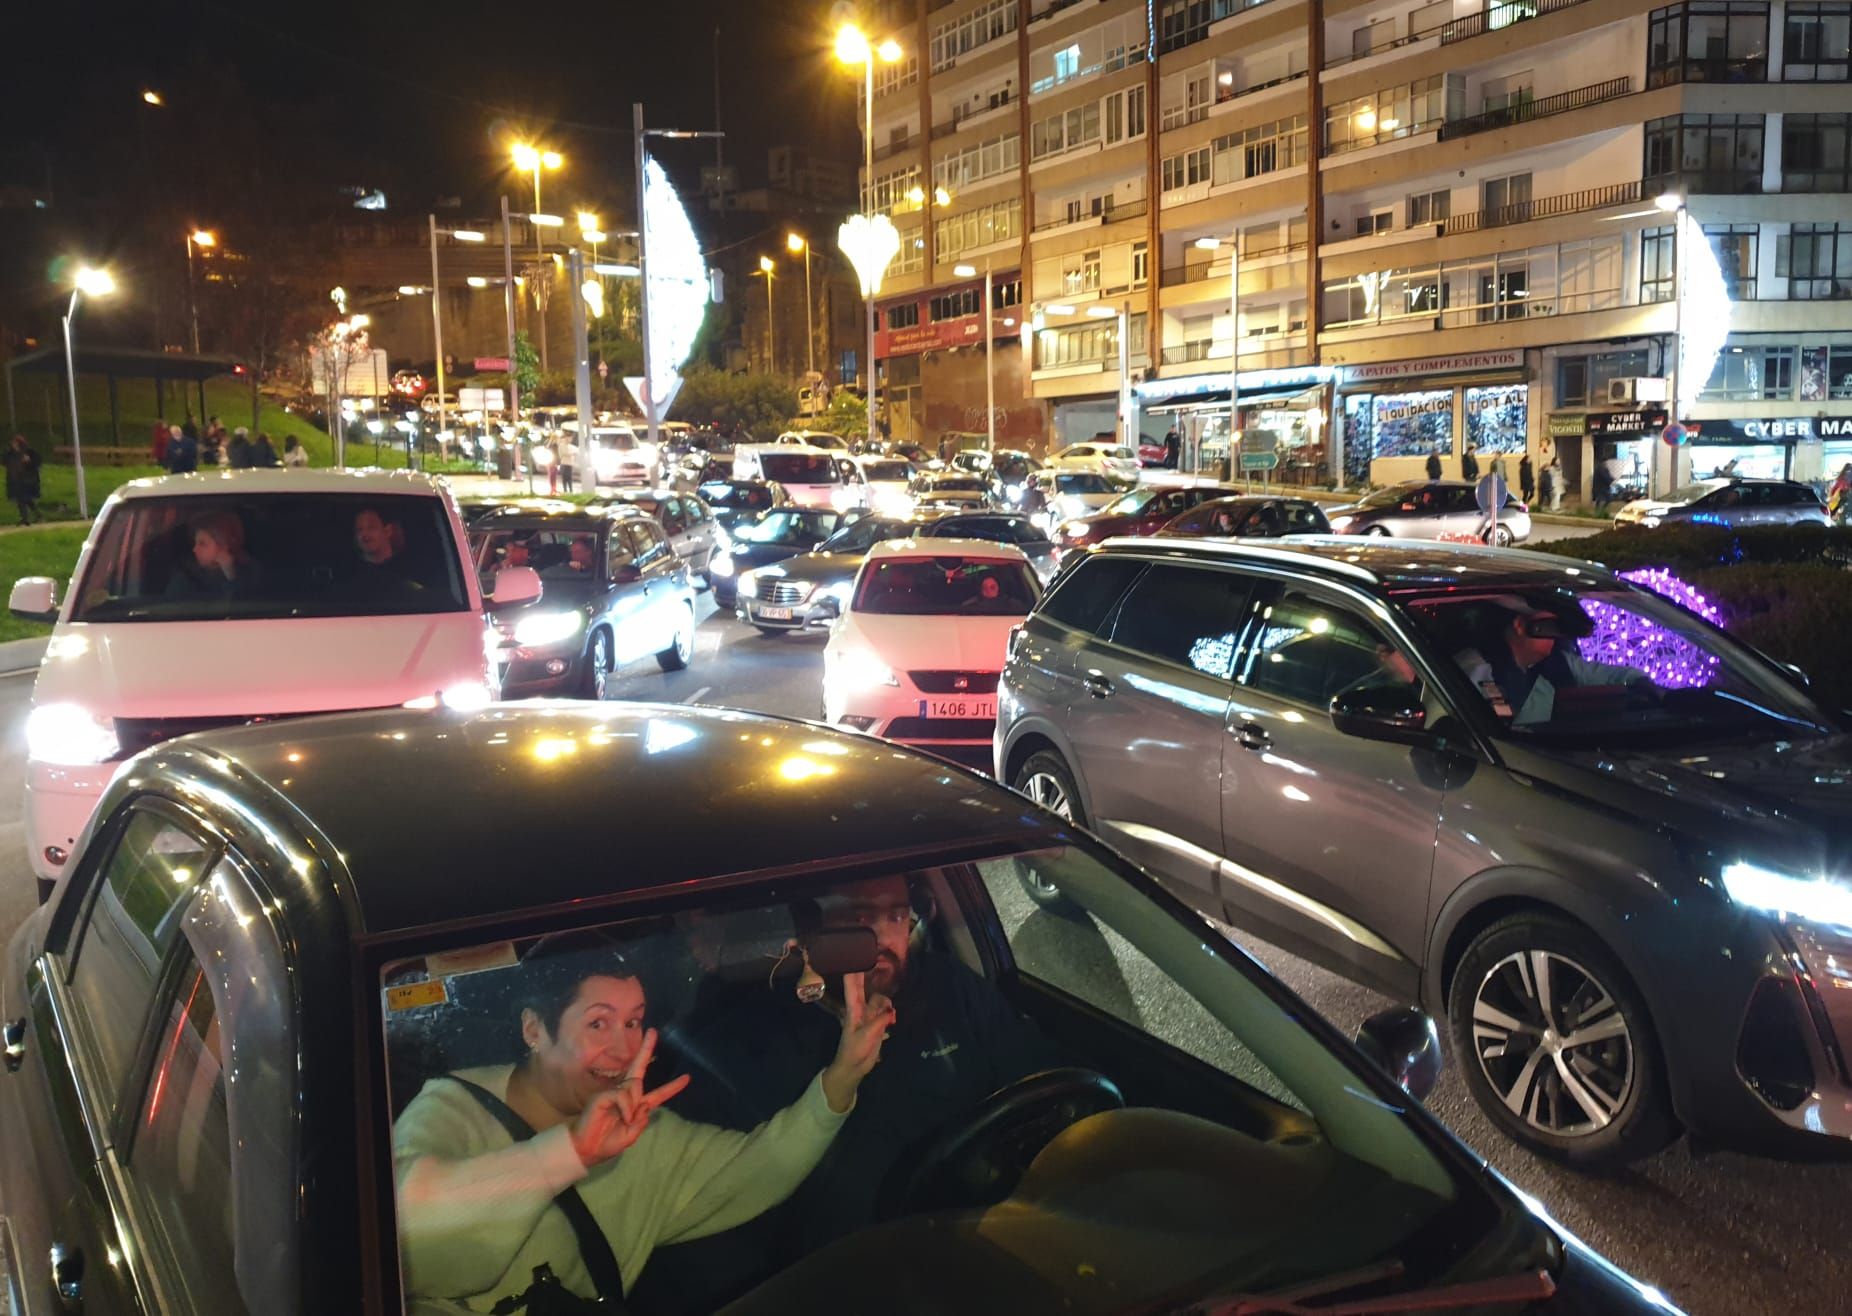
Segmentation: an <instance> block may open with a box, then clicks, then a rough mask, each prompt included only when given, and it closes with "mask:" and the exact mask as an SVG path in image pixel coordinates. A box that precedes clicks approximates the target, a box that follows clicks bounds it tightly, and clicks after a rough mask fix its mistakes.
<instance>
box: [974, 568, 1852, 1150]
mask: <svg viewBox="0 0 1852 1316" xmlns="http://www.w3.org/2000/svg"><path fill="white" fill-rule="evenodd" d="M999 708H1000V716H999V720H998V726H997V739H996V760H995V765H996V771H997V774H998V777H999V779H1000V780H1006V781H1009V782H1012V783H1013V784H1015V785H1016V786H1018V787H1019V788H1021V789H1023V790H1025V791H1026V792H1027V793H1028V794H1030V795H1031V797H1032V798H1037V799H1040V800H1042V801H1044V802H1045V803H1050V804H1055V805H1058V806H1059V807H1060V808H1064V809H1065V810H1066V811H1067V813H1068V814H1069V816H1071V817H1072V818H1073V819H1074V820H1075V821H1077V822H1083V823H1084V824H1085V825H1087V826H1090V827H1093V828H1094V829H1096V830H1097V831H1098V832H1099V833H1100V834H1101V835H1102V836H1104V837H1105V838H1106V839H1107V840H1109V841H1111V842H1114V843H1116V844H1118V845H1121V846H1122V847H1124V848H1125V849H1126V851H1127V852H1128V853H1129V854H1131V855H1132V857H1133V858H1134V859H1136V860H1138V861H1140V862H1142V863H1145V864H1147V865H1149V866H1150V867H1151V868H1152V869H1153V870H1154V871H1155V872H1157V873H1159V874H1160V875H1161V876H1163V877H1164V878H1165V880H1167V881H1168V882H1169V883H1170V884H1171V886H1172V887H1173V889H1174V890H1176V891H1178V892H1180V893H1182V894H1184V895H1185V897H1186V898H1187V899H1189V900H1190V901H1191V902H1192V903H1194V904H1195V905H1196V906H1197V907H1198V908H1200V909H1202V910H1204V911H1205V912H1208V913H1210V914H1211V915H1212V916H1213V917H1216V918H1225V919H1227V920H1228V921H1230V922H1232V923H1235V924H1237V925H1240V926H1243V927H1245V928H1247V929H1249V930H1250V931H1252V932H1254V933H1255V934H1256V935H1258V936H1260V937H1263V938H1265V939H1266V940H1267V941H1269V942H1271V943H1273V944H1276V945H1279V946H1282V947H1285V948H1286V949H1287V950H1290V951H1293V952H1294V953H1297V954H1301V955H1303V956H1305V957H1307V958H1309V959H1312V960H1314V961H1316V962H1318V963H1321V964H1324V965H1325V966H1327V967H1329V968H1331V969H1333V970H1335V971H1336V972H1339V973H1342V974H1345V975H1347V976H1349V977H1351V978H1353V979H1356V980H1357V981H1359V982H1363V983H1366V984H1368V985H1369V986H1371V987H1373V988H1374V989H1376V990H1378V991H1381V992H1384V993H1386V994H1388V995H1390V996H1393V997H1398V998H1401V999H1404V1000H1409V1001H1419V1002H1422V1003H1424V1004H1425V1005H1426V1006H1427V1007H1428V1008H1429V1009H1431V1010H1433V1011H1434V1012H1436V1013H1440V1014H1444V1015H1445V1016H1446V1018H1447V1019H1448V1020H1449V1021H1450V1027H1451V1032H1452V1037H1453V1044H1454V1053H1455V1054H1456V1055H1458V1056H1460V1057H1463V1062H1462V1064H1463V1069H1464V1071H1465V1078H1466V1086H1467V1088H1468V1090H1469V1091H1470V1092H1471V1093H1472V1095H1473V1097H1474V1098H1475V1100H1476V1101H1477V1103H1478V1105H1479V1106H1480V1107H1481V1108H1482V1109H1483V1110H1484V1111H1485V1112H1486V1114H1487V1115H1488V1116H1489V1117H1490V1119H1491V1121H1492V1123H1493V1124H1494V1125H1496V1126H1497V1127H1499V1128H1500V1129H1502V1130H1504V1131H1505V1132H1506V1133H1507V1134H1509V1135H1510V1136H1511V1137H1512V1138H1513V1139H1515V1140H1516V1141H1517V1142H1519V1143H1520V1144H1522V1145H1523V1146H1525V1147H1526V1148H1528V1149H1530V1150H1531V1151H1533V1152H1535V1153H1537V1154H1538V1155H1541V1156H1546V1157H1551V1158H1555V1159H1558V1160H1561V1161H1565V1162H1568V1163H1569V1164H1571V1165H1575V1166H1580V1167H1588V1168H1596V1167H1605V1166H1614V1165H1620V1164H1625V1163H1628V1162H1632V1161H1635V1160H1637V1159H1639V1158H1640V1157H1642V1156H1645V1155H1648V1154H1650V1153H1652V1152H1654V1151H1656V1150H1658V1149H1659V1148H1660V1147H1661V1146H1664V1145H1665V1144H1666V1143H1667V1142H1668V1141H1670V1140H1671V1139H1672V1138H1673V1137H1674V1136H1676V1134H1677V1132H1678V1130H1680V1129H1681V1128H1682V1129H1686V1130H1689V1131H1690V1132H1692V1133H1693V1134H1694V1135H1697V1136H1699V1137H1701V1138H1704V1139H1705V1140H1707V1141H1710V1142H1714V1143H1720V1144H1726V1145H1737V1146H1743V1147H1746V1148H1751V1149H1755V1148H1762V1149H1766V1150H1771V1151H1777V1152H1781V1153H1783V1154H1786V1153H1793V1154H1796V1155H1808V1154H1816V1155H1817V1154H1834V1155H1837V1154H1843V1153H1844V1152H1845V1151H1846V1150H1848V1140H1852V1085H1849V1084H1848V1082H1847V1080H1846V1077H1845V1075H1844V1072H1843V1071H1842V1070H1841V1069H1839V1068H1838V1067H1837V1065H1838V1062H1837V1061H1836V1060H1834V1059H1832V1057H1833V1056H1835V1055H1837V1054H1838V1052H1837V1050H1836V1048H1837V1046H1838V1045H1839V1043H1838V1041H1837V1039H1838V1038H1842V1037H1845V1036H1846V1035H1847V1030H1848V1029H1852V998H1848V994H1847V993H1844V992H1838V991H1833V990H1831V989H1830V988H1827V987H1823V984H1828V983H1832V982H1836V981H1839V980H1840V976H1841V975H1842V974H1843V972H1844V970H1843V968H1842V967H1841V966H1843V965H1844V963H1845V962H1846V960H1845V956H1846V953H1847V947H1848V943H1847V941H1846V933H1845V928H1846V926H1848V924H1852V886H1848V884H1847V882H1848V878H1847V875H1848V874H1852V792H1848V791H1846V790H1845V789H1844V788H1843V787H1842V786H1841V785H1839V783H1841V782H1843V781H1844V780H1846V779H1847V778H1848V776H1852V749H1848V746H1849V745H1852V739H1849V738H1848V735H1847V732H1848V730H1849V729H1852V724H1849V723H1848V719H1847V717H1846V716H1845V715H1842V714H1840V713H1838V712H1836V711H1832V710H1828V709H1825V708H1822V707H1821V706H1820V705H1819V704H1818V703H1817V702H1816V701H1814V700H1813V699H1812V698H1811V697H1810V696H1809V694H1808V692H1807V690H1806V688H1805V686H1804V685H1803V684H1802V682H1801V681H1800V679H1798V678H1797V677H1796V676H1795V675H1794V673H1792V672H1791V671H1789V670H1787V669H1785V668H1783V667H1781V666H1779V665H1777V664H1775V663H1772V662H1770V661H1769V660H1768V659H1766V658H1764V657H1762V656H1761V655H1760V654H1759V653H1757V652H1755V651H1754V650H1752V649H1749V648H1746V647H1745V646H1743V645H1742V644H1740V643H1738V642H1737V641H1736V640H1734V639H1732V638H1731V637H1730V636H1729V635H1728V634H1726V633H1725V632H1723V631H1722V630H1721V629H1719V628H1717V627H1716V626H1714V625H1713V624H1711V623H1710V622H1708V621H1706V620H1704V619H1703V618H1701V617H1699V616H1698V615H1697V614H1696V613H1694V612H1689V611H1687V610H1686V609H1685V608H1684V607H1682V606H1680V605H1679V604H1677V603H1674V602H1672V601H1671V600H1670V599H1668V598H1666V597H1662V596H1661V595H1659V594H1656V593H1653V592H1651V591H1649V590H1647V589H1644V588H1642V587H1640V586H1637V585H1634V584H1631V583H1629V582H1628V581H1626V580H1623V579H1621V578H1619V577H1617V576H1615V575H1613V574H1611V573H1610V572H1608V571H1607V570H1605V569H1604V568H1602V567H1599V566H1596V565H1594V564H1591V563H1587V562H1577V561H1575V560H1573V559H1567V558H1561V557H1555V556H1549V555H1544V554H1532V553H1527V552H1522V551H1518V550H1501V549H1493V548H1487V547H1484V546H1477V545H1474V546H1463V545H1422V544H1410V543H1405V542H1398V543H1394V544H1375V543H1372V542H1369V541H1359V540H1357V539H1354V538H1346V537H1339V536H1333V537H1329V538H1322V539H1321V538H1306V539H1294V540H1282V541H1278V542H1277V543H1268V544H1262V543H1254V542H1251V541H1250V542H1231V541H1226V540H1221V541H1218V540H1179V539H1165V540H1162V541H1141V540H1118V541H1111V542H1109V543H1108V544H1106V545H1103V546H1101V547H1100V548H1099V549H1098V550H1095V551H1093V552H1090V553H1088V554H1087V555H1085V556H1084V557H1083V558H1081V559H1079V560H1077V561H1076V562H1075V563H1074V564H1072V566H1071V569H1070V570H1068V571H1065V572H1064V573H1063V575H1062V576H1061V577H1060V578H1059V579H1058V581H1057V583H1056V585H1055V587H1054V588H1053V590H1051V592H1050V593H1049V595H1048V596H1047V598H1046V599H1045V600H1044V601H1043V603H1042V604H1041V606H1040V607H1038V608H1037V610H1036V612H1035V613H1034V614H1033V615H1032V616H1031V617H1030V618H1029V619H1028V621H1027V622H1025V623H1024V625H1023V630H1022V634H1021V637H1020V639H1019V640H1018V641H1017V642H1016V644H1015V645H1014V648H1013V653H1012V657H1011V660H1010V662H1009V663H1008V664H1007V665H1006V667H1005V669H1004V673H1003V678H1002V685H1001V690H1000V694H999ZM1829 783H1830V784H1829ZM1044 894H1046V893H1044Z"/></svg>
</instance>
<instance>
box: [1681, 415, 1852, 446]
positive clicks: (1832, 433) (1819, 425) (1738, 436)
mask: <svg viewBox="0 0 1852 1316" xmlns="http://www.w3.org/2000/svg"><path fill="white" fill-rule="evenodd" d="M1691 429H1692V431H1693V433H1692V439H1693V440H1694V441H1695V442H1697V443H1808V442H1811V441H1813V440H1816V439H1819V440H1840V439H1852V416H1777V417H1772V418H1769V419H1744V420H1739V419H1736V418H1735V417H1731V418H1729V419H1720V418H1716V417H1712V418H1709V419H1706V420H1696V421H1693V422H1692V423H1691Z"/></svg>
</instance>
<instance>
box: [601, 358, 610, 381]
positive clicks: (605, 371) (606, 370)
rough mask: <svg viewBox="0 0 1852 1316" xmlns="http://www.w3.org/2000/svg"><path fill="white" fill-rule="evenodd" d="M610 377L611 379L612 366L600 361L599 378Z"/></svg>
mask: <svg viewBox="0 0 1852 1316" xmlns="http://www.w3.org/2000/svg"><path fill="white" fill-rule="evenodd" d="M610 377H611V367H610V364H609V363H608V362H604V361H600V362H599V363H598V378H600V379H609V378H610Z"/></svg>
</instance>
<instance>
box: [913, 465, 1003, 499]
mask: <svg viewBox="0 0 1852 1316" xmlns="http://www.w3.org/2000/svg"><path fill="white" fill-rule="evenodd" d="M909 491H910V492H911V493H912V495H913V502H914V505H915V506H918V507H928V506H940V507H989V506H990V505H991V497H990V481H989V480H987V479H985V478H984V477H983V476H981V475H967V474H965V473H964V472H963V471H958V470H951V471H922V472H920V473H919V474H918V475H916V476H914V477H913V483H912V484H911V485H910V486H909Z"/></svg>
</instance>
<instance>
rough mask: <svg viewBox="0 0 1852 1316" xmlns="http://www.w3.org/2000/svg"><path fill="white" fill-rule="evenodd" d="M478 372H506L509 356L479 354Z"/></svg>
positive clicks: (489, 373) (485, 373)
mask: <svg viewBox="0 0 1852 1316" xmlns="http://www.w3.org/2000/svg"><path fill="white" fill-rule="evenodd" d="M475 365H476V373H477V374H479V375H496V374H506V373H507V372H508V358H507V357H505V356H479V357H477V358H476V362H475Z"/></svg>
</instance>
